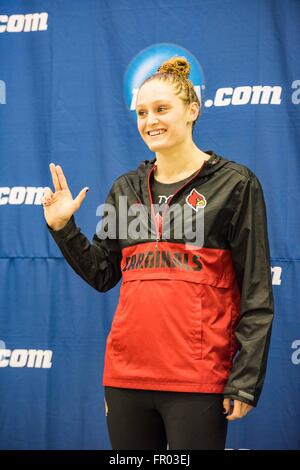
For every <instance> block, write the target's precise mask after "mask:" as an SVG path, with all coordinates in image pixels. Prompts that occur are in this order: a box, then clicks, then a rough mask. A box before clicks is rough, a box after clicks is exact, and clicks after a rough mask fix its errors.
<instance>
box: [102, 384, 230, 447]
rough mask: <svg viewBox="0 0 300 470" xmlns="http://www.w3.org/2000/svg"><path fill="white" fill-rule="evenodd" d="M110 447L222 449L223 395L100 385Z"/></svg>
mask: <svg viewBox="0 0 300 470" xmlns="http://www.w3.org/2000/svg"><path fill="white" fill-rule="evenodd" d="M104 393H105V400H106V410H107V426H108V432H109V437H110V441H111V446H112V449H114V450H140V449H152V450H166V449H167V444H169V447H168V448H169V449H170V450H171V449H196V450H200V449H201V450H202V449H210V450H212V449H213V450H217V449H221V450H222V449H224V448H225V441H226V433H227V423H228V421H227V420H226V415H224V414H223V413H222V411H223V395H222V394H208V393H194V392H193V393H190V392H165V391H157V390H137V389H128V388H117V387H107V386H105V387H104Z"/></svg>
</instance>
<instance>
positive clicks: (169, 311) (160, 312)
mask: <svg viewBox="0 0 300 470" xmlns="http://www.w3.org/2000/svg"><path fill="white" fill-rule="evenodd" d="M215 284H216V282H214V286H211V285H210V284H209V283H208V282H207V281H206V283H199V282H189V281H186V280H180V279H172V280H170V279H155V280H154V279H151V280H150V279H149V280H147V279H135V280H130V281H125V282H124V281H123V283H122V286H121V292H120V300H119V304H118V307H117V310H116V313H115V316H114V319H113V323H112V328H111V332H110V341H111V345H112V351H113V354H114V355H115V356H116V357H118V358H119V360H120V361H124V362H126V363H127V364H130V366H131V368H133V369H134V368H135V367H136V370H137V371H138V369H139V368H141V366H143V365H145V367H147V368H148V369H149V368H150V369H151V368H152V367H153V368H154V369H155V370H156V371H157V370H162V371H163V370H167V369H168V368H169V366H170V363H171V364H172V370H174V368H176V370H179V369H180V370H182V371H184V370H186V368H187V366H188V365H189V364H190V365H193V363H196V362H198V361H199V360H201V359H209V358H211V359H212V360H214V361H218V360H220V358H222V357H223V358H224V359H225V360H229V358H230V351H229V350H230V342H231V337H230V335H231V321H230V295H229V288H218V287H217V286H216V285H215ZM223 285H224V282H223Z"/></svg>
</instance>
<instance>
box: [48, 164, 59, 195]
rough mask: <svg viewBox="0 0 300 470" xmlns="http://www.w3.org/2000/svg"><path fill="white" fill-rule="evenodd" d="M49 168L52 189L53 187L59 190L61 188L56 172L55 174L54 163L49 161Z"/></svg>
mask: <svg viewBox="0 0 300 470" xmlns="http://www.w3.org/2000/svg"><path fill="white" fill-rule="evenodd" d="M49 168H50V171H51V176H52V181H53V186H54V189H55V191H60V190H61V189H62V188H61V186H60V182H59V179H58V177H57V174H56V167H55V165H54V163H50V165H49Z"/></svg>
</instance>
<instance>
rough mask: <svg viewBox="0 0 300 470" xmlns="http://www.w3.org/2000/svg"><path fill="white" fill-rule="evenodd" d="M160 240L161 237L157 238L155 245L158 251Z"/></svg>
mask: <svg viewBox="0 0 300 470" xmlns="http://www.w3.org/2000/svg"><path fill="white" fill-rule="evenodd" d="M158 242H159V237H158V238H156V245H155V250H156V251H157V250H158Z"/></svg>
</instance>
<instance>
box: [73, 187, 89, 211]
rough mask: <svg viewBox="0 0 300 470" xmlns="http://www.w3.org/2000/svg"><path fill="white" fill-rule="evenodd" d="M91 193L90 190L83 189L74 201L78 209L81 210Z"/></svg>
mask: <svg viewBox="0 0 300 470" xmlns="http://www.w3.org/2000/svg"><path fill="white" fill-rule="evenodd" d="M88 191H89V188H87V187H86V188H83V189H82V190H81V191H80V193H79V194H78V196H77V197H75V199H74V203H75V205H76V208H77V209H79V207H80V206H81V204H82V201H83V200H84V199H85V196H86V194H87V192H88Z"/></svg>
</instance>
